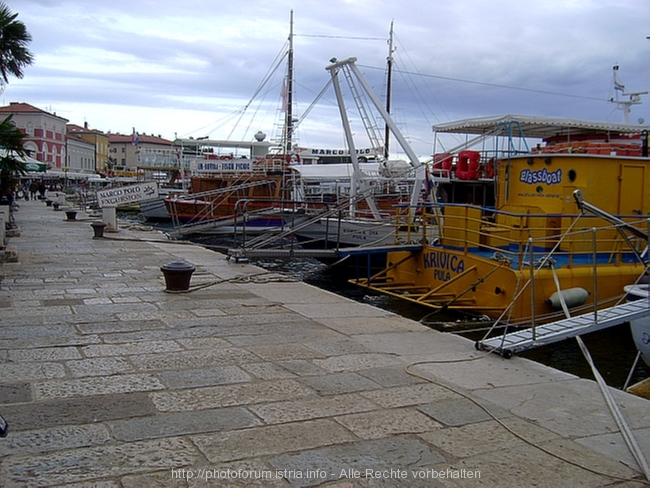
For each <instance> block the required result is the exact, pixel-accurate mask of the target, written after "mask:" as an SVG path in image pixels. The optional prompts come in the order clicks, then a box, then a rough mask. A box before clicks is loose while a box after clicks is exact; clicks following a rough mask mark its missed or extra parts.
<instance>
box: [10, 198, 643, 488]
mask: <svg viewBox="0 0 650 488" xmlns="http://www.w3.org/2000/svg"><path fill="white" fill-rule="evenodd" d="M15 216H16V221H17V222H18V224H19V225H20V227H21V229H20V236H17V237H13V238H11V242H10V244H11V245H12V246H13V247H15V248H16V249H17V251H18V256H19V261H18V262H16V263H4V264H2V267H1V269H0V277H1V278H0V413H1V414H2V415H3V416H5V418H6V419H7V420H8V422H9V424H10V433H9V436H8V437H7V438H4V439H2V438H0V485H1V486H9V487H13V486H20V487H22V486H66V487H69V486H72V487H84V488H85V487H89V486H92V487H98V488H119V487H122V488H124V487H138V488H139V487H143V486H146V487H149V486H161V487H162V486H165V487H167V486H173V487H175V486H181V487H199V486H200V487H204V486H235V487H247V486H273V487H290V486H327V487H336V488H343V487H345V488H349V487H351V486H353V487H376V486H386V487H393V486H417V487H421V486H530V485H536V486H628V485H629V486H636V483H635V482H634V481H630V480H632V479H636V480H639V479H641V478H642V474H641V473H640V469H639V467H638V466H637V465H636V463H635V461H634V459H633V458H632V456H631V454H630V453H629V450H627V449H626V447H625V445H624V443H623V440H622V436H621V434H620V433H618V432H617V428H616V425H615V423H614V421H613V419H612V417H611V415H610V414H609V412H608V411H607V410H606V408H605V406H604V401H603V399H602V396H601V395H600V392H599V391H598V389H597V387H596V385H595V383H594V382H592V381H587V380H581V379H578V378H576V377H574V376H572V375H568V374H565V373H561V372H558V371H554V370H552V369H550V368H547V367H545V366H542V365H539V364H536V363H533V362H531V361H528V360H525V359H521V358H517V357H515V358H513V359H512V360H509V361H508V360H504V359H503V358H501V357H499V356H494V355H485V354H484V353H478V352H477V351H475V350H474V348H473V344H472V343H471V342H470V341H467V340H465V339H463V338H461V337H458V336H453V335H449V334H444V333H441V332H437V331H434V330H431V329H428V328H426V327H424V326H422V325H421V324H419V323H417V322H414V321H411V320H409V319H405V318H403V317H400V316H397V315H395V314H392V313H390V312H386V311H384V310H379V309H377V308H374V307H372V306H370V305H367V304H360V303H356V302H353V301H351V300H348V299H346V298H343V297H340V296H338V295H336V294H334V293H331V292H327V291H323V290H319V289H318V288H316V287H314V286H311V285H307V284H304V283H300V282H298V281H296V280H294V279H290V278H288V277H284V276H282V275H278V274H277V273H269V272H265V271H264V270H262V269H260V268H257V267H255V266H253V265H252V264H250V263H235V262H233V261H229V260H227V259H225V257H224V256H223V255H221V254H218V253H215V252H212V251H209V250H207V249H204V248H202V247H201V246H197V245H193V244H190V243H187V242H171V241H167V240H166V238H165V237H164V236H163V235H161V234H157V233H156V232H154V231H152V230H146V229H145V228H143V227H142V226H136V227H134V228H129V225H128V223H126V222H120V231H119V232H117V233H111V234H110V235H107V237H106V238H105V239H93V237H92V236H93V230H92V229H91V227H90V225H89V224H90V222H92V221H93V220H96V217H87V216H85V215H84V214H80V215H79V217H78V218H79V220H78V221H75V222H66V223H65V224H63V223H61V221H62V216H61V214H60V213H56V212H54V211H53V210H52V209H51V208H48V207H46V206H45V205H44V204H43V203H42V202H39V201H30V202H21V203H20V209H19V210H18V212H16V214H15ZM177 260H185V261H187V262H190V263H192V264H193V265H194V266H195V267H196V272H195V274H194V275H193V278H192V287H191V289H190V290H188V291H187V292H184V293H168V292H166V291H165V289H164V288H165V282H164V279H163V277H162V273H161V271H160V267H161V266H162V265H163V264H165V263H168V262H171V261H177ZM615 397H616V399H617V401H618V402H619V405H620V408H621V410H622V412H623V414H624V415H625V417H626V418H627V419H628V421H629V423H630V426H631V428H632V429H634V432H635V434H636V435H638V436H639V438H640V445H641V448H642V449H643V450H644V452H645V453H646V456H647V455H648V453H649V451H650V445H649V444H648V439H649V438H650V435H649V432H650V430H649V429H650V420H649V419H650V417H648V415H647V406H648V403H647V401H646V400H642V399H638V398H635V397H631V396H630V395H628V394H625V393H622V392H615ZM482 407H484V408H485V409H484V408H482ZM486 410H487V411H486Z"/></svg>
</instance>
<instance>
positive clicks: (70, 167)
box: [63, 133, 97, 175]
mask: <svg viewBox="0 0 650 488" xmlns="http://www.w3.org/2000/svg"><path fill="white" fill-rule="evenodd" d="M66 143H67V144H66V153H67V161H66V165H65V167H64V168H63V170H64V171H72V172H76V173H81V174H84V173H87V174H89V175H90V174H93V173H95V172H96V168H97V163H96V160H95V145H94V144H93V143H92V142H88V141H86V140H84V139H83V138H82V137H81V136H80V135H79V134H74V133H72V134H68V135H67V136H66Z"/></svg>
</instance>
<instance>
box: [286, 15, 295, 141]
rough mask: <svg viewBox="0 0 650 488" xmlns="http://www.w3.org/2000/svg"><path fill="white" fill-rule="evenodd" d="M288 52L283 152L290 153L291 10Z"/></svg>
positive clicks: (291, 120)
mask: <svg viewBox="0 0 650 488" xmlns="http://www.w3.org/2000/svg"><path fill="white" fill-rule="evenodd" d="M289 26H290V27H289V52H288V53H287V82H286V83H287V85H286V88H287V98H286V111H285V124H284V127H285V138H284V143H285V152H286V154H289V153H291V150H292V146H293V110H292V106H293V10H292V11H291V20H290V22H289Z"/></svg>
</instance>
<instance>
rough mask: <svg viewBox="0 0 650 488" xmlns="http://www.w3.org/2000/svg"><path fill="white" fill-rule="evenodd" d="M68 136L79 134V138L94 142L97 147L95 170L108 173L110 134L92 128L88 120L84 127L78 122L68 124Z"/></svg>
mask: <svg viewBox="0 0 650 488" xmlns="http://www.w3.org/2000/svg"><path fill="white" fill-rule="evenodd" d="M67 134H68V136H72V135H75V136H78V138H80V139H82V140H84V141H86V142H88V143H90V144H92V145H93V146H94V148H95V157H94V159H95V167H94V168H93V171H97V172H99V173H106V171H107V170H108V168H107V164H108V162H109V161H108V154H109V153H108V135H106V134H104V133H103V132H102V131H99V130H94V129H90V128H89V127H88V122H84V125H83V127H81V126H79V125H76V124H68V125H67Z"/></svg>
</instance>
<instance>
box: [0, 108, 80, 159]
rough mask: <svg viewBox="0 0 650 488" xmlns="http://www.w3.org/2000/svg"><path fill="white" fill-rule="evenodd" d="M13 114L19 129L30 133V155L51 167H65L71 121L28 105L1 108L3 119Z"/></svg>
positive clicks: (0, 113) (28, 139)
mask: <svg viewBox="0 0 650 488" xmlns="http://www.w3.org/2000/svg"><path fill="white" fill-rule="evenodd" d="M9 115H13V117H12V120H13V122H14V124H15V125H16V127H18V128H19V129H20V130H21V131H23V132H24V133H25V134H27V137H26V139H25V143H24V147H25V149H27V150H28V151H30V156H31V157H33V158H35V159H37V160H39V161H41V162H43V163H46V164H47V165H48V167H50V168H63V167H64V166H65V165H66V138H65V136H66V123H67V122H68V119H64V118H63V117H59V116H58V115H56V114H52V113H49V112H46V111H45V110H41V109H40V108H36V107H34V106H32V105H29V104H28V103H22V102H11V104H9V105H8V106H5V107H0V118H2V120H4V119H5V118H6V117H7V116H9Z"/></svg>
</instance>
